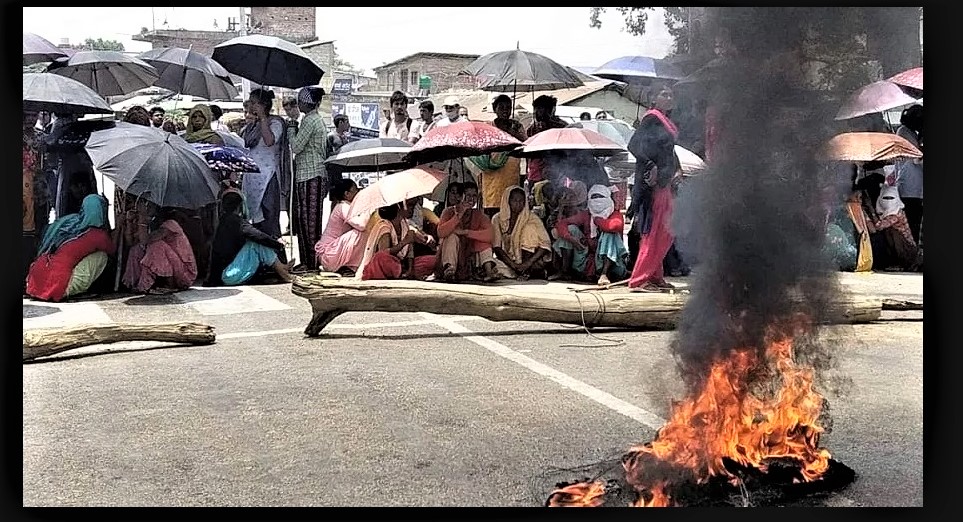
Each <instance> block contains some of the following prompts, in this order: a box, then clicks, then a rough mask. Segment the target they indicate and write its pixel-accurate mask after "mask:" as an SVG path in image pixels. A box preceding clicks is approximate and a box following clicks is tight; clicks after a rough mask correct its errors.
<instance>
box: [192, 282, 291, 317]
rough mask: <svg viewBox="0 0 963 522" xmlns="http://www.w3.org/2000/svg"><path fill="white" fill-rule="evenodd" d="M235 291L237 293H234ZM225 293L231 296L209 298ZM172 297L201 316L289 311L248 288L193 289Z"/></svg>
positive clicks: (275, 300)
mask: <svg viewBox="0 0 963 522" xmlns="http://www.w3.org/2000/svg"><path fill="white" fill-rule="evenodd" d="M235 290H236V291H238V293H234V291H235ZM225 291H229V292H228V293H230V294H231V295H227V296H224V297H214V298H209V296H210V295H218V294H219V293H225ZM205 294H208V295H205ZM173 295H174V299H176V300H177V301H179V302H180V303H181V305H183V306H189V307H191V308H193V309H194V310H195V311H197V313H199V314H201V315H229V314H242V313H249V312H273V311H278V310H290V309H291V307H290V306H288V305H286V304H284V303H282V302H281V301H278V300H277V299H274V298H273V297H268V296H267V295H264V294H263V293H261V292H259V291H257V290H255V289H253V288H251V287H248V286H230V287H217V288H206V287H200V288H198V287H194V288H191V289H189V290H184V291H183V292H177V293H175V294H173Z"/></svg>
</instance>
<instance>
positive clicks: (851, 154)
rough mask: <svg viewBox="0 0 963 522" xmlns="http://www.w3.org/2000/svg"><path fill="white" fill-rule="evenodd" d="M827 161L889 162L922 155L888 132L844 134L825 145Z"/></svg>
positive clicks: (906, 142)
mask: <svg viewBox="0 0 963 522" xmlns="http://www.w3.org/2000/svg"><path fill="white" fill-rule="evenodd" d="M826 153H827V156H828V158H827V159H831V160H838V161H891V160H895V159H899V158H922V157H923V153H922V152H921V151H920V150H919V149H918V148H916V147H914V146H913V144H912V143H910V142H909V141H907V140H906V139H905V138H903V137H902V136H899V135H897V134H890V133H888V132H846V133H843V134H840V135H838V136H834V137H833V139H831V140H829V143H828V144H827V152H826Z"/></svg>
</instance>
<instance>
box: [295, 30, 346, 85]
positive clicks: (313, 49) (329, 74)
mask: <svg viewBox="0 0 963 522" xmlns="http://www.w3.org/2000/svg"><path fill="white" fill-rule="evenodd" d="M301 50H303V51H304V54H306V55H308V56H310V57H311V59H312V60H314V61H315V63H317V64H318V65H320V66H321V69H323V70H324V76H322V77H321V84H320V85H321V87H323V88H324V90H325V91H326V92H331V86H332V85H333V84H334V75H333V73H334V62H335V59H336V58H337V56H338V54H337V52H335V49H334V42H327V43H323V44H318V45H312V46H310V47H307V48H304V47H302V48H301Z"/></svg>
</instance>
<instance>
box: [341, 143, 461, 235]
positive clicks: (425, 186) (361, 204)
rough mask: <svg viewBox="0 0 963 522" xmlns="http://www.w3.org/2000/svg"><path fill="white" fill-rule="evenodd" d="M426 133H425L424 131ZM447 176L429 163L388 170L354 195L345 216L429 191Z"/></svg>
mask: <svg viewBox="0 0 963 522" xmlns="http://www.w3.org/2000/svg"><path fill="white" fill-rule="evenodd" d="M425 136H426V137H427V134H426V135H425ZM422 140H424V138H422ZM419 143H420V142H419ZM447 176H448V174H446V173H444V172H442V171H440V170H437V169H432V168H428V167H415V168H413V169H408V170H403V171H401V172H396V173H394V174H389V175H387V176H385V177H383V178H381V179H379V180H378V181H376V182H375V183H374V184H372V185H369V186H367V187H365V188H364V189H362V190H361V191H360V192H358V194H357V195H355V197H354V201H352V202H351V207H350V208H349V209H348V219H354V218H356V217H359V216H370V215H371V213H372V212H374V211H376V210H378V209H379V208H381V207H386V206H388V205H394V204H395V203H401V202H402V201H405V200H407V199H411V198H414V197H418V196H426V195H428V194H431V192H432V191H433V190H435V187H436V186H438V184H439V183H441V181H442V180H443V179H445V178H446V177H447Z"/></svg>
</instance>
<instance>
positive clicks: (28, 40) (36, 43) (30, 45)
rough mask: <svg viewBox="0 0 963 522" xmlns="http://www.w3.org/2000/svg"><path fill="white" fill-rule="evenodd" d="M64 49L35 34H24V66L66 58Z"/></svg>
mask: <svg viewBox="0 0 963 522" xmlns="http://www.w3.org/2000/svg"><path fill="white" fill-rule="evenodd" d="M66 57H67V53H65V52H64V50H63V49H61V48H59V47H57V46H56V45H54V44H52V43H50V42H49V41H48V40H47V39H45V38H43V37H42V36H37V35H35V34H33V33H23V64H24V65H33V64H35V63H43V62H52V61H54V60H56V59H57V58H66Z"/></svg>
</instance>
